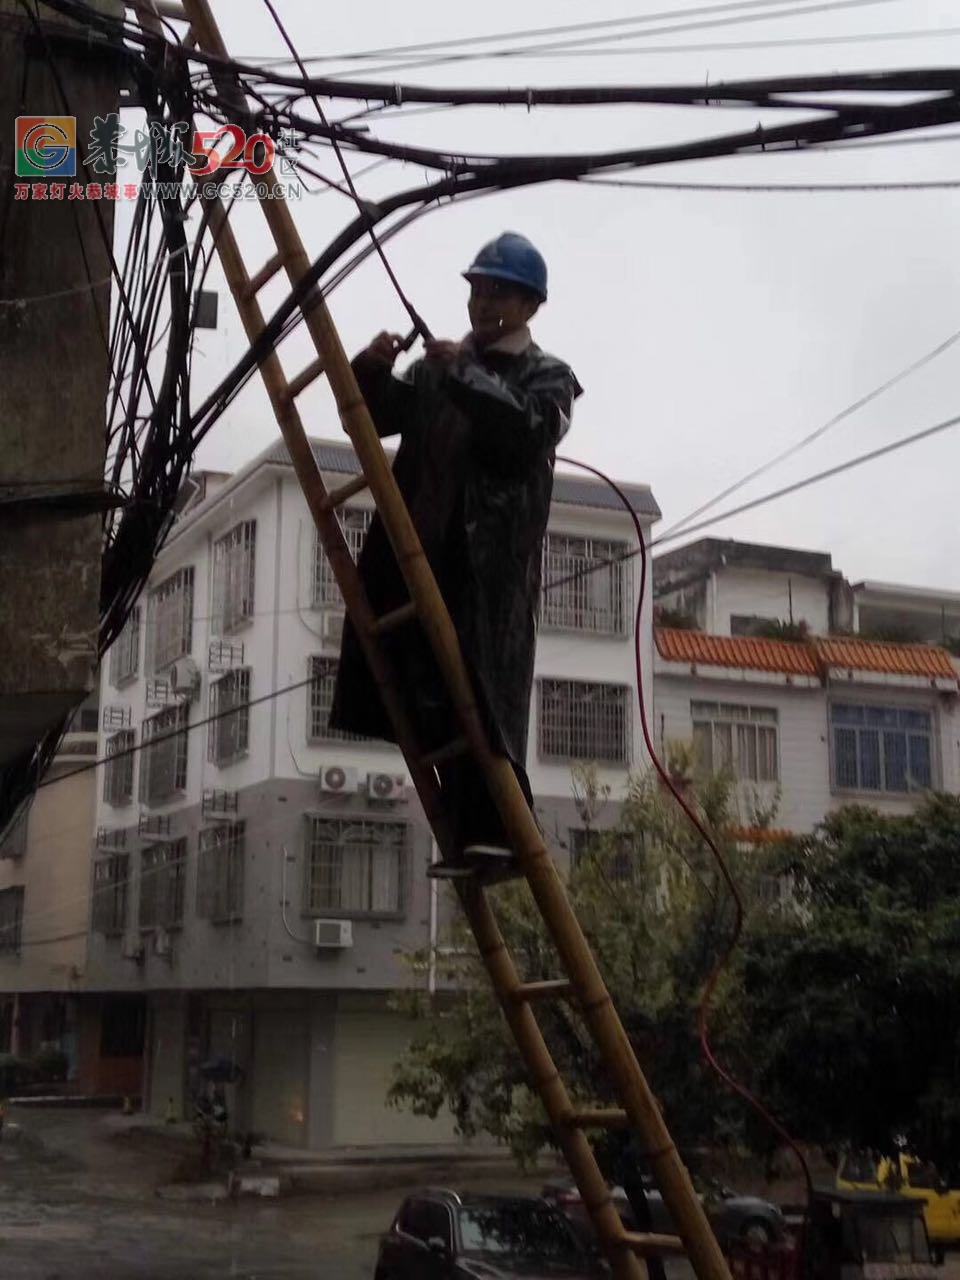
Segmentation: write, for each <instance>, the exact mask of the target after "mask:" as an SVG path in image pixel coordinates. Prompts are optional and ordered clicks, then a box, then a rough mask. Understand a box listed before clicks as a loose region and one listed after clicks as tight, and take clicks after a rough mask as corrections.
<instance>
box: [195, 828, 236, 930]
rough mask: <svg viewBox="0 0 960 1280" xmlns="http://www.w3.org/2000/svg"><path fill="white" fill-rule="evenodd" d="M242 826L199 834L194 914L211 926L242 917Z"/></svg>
mask: <svg viewBox="0 0 960 1280" xmlns="http://www.w3.org/2000/svg"><path fill="white" fill-rule="evenodd" d="M245 825H246V824H245V823H243V822H231V823H226V824H224V826H222V827H206V828H205V829H204V830H203V831H201V832H200V862H199V866H198V868H197V915H198V916H199V917H200V919H201V920H210V921H212V922H213V923H214V924H228V923H229V922H230V921H231V920H240V919H242V917H243V859H244V834H245Z"/></svg>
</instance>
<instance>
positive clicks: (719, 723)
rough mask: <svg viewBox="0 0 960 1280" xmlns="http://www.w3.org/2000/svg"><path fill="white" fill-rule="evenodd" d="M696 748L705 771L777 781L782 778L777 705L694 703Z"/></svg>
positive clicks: (694, 740) (692, 711)
mask: <svg viewBox="0 0 960 1280" xmlns="http://www.w3.org/2000/svg"><path fill="white" fill-rule="evenodd" d="M690 718H691V720H692V721H693V751H694V755H695V757H696V761H697V766H698V768H700V769H702V770H703V771H704V773H720V772H722V771H723V770H724V769H731V770H732V771H733V774H734V776H735V777H736V778H737V780H738V781H739V782H776V781H777V779H778V778H779V777H780V769H779V764H778V759H777V757H778V751H777V709H776V707H744V706H739V705H737V704H735V703H729V702H691V703H690Z"/></svg>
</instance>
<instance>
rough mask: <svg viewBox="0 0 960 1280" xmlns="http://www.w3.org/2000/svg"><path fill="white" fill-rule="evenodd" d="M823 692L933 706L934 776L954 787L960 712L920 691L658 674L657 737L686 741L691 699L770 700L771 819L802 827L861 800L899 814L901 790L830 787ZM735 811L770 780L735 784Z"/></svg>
mask: <svg viewBox="0 0 960 1280" xmlns="http://www.w3.org/2000/svg"><path fill="white" fill-rule="evenodd" d="M828 696H832V697H834V698H835V699H838V700H841V699H842V700H848V701H857V702H867V701H872V702H877V703H883V704H884V705H886V706H910V707H917V708H925V709H931V710H932V711H933V712H934V726H935V728H934V734H935V739H936V743H937V748H938V752H939V756H940V761H939V782H940V785H941V787H942V788H943V789H945V790H948V791H954V792H955V791H957V789H958V787H960V773H958V753H960V745H958V734H960V719H958V713H957V709H956V702H957V700H956V699H955V698H944V697H940V696H937V695H936V694H932V693H930V692H928V691H926V690H923V689H918V690H912V689H903V688H889V687H887V688H885V687H883V686H863V685H860V686H858V687H857V688H856V689H849V688H846V689H836V688H835V689H832V690H830V691H829V694H828V690H827V689H824V688H812V689H800V688H794V687H790V686H785V685H770V684H760V683H756V684H751V683H750V682H749V679H746V680H744V681H743V682H738V683H734V682H732V681H731V682H724V681H720V680H712V679H709V678H708V679H698V678H696V677H693V676H681V677H678V676H674V675H672V674H662V675H659V676H658V680H657V690H656V724H657V731H656V743H657V746H658V747H659V746H660V744H661V742H662V741H669V740H670V739H671V738H678V739H681V740H685V741H689V740H690V739H691V737H692V733H693V727H692V720H691V716H690V703H691V701H707V702H732V703H738V704H741V705H743V704H746V705H749V706H757V707H775V708H776V709H777V712H778V720H779V757H780V786H781V800H780V807H779V812H778V816H777V818H776V819H775V824H776V825H777V826H780V827H785V828H787V829H788V830H791V831H798V832H802V831H809V830H812V828H813V827H814V826H815V825H816V824H817V823H818V822H819V821H821V819H822V818H823V817H824V815H825V814H827V813H829V812H830V811H831V810H833V809H838V808H840V807H841V806H843V805H844V804H849V803H855V802H856V803H863V804H865V805H869V806H870V807H872V808H876V809H878V810H879V811H880V812H882V813H891V814H896V813H906V812H909V810H910V809H911V808H912V807H913V804H914V800H913V799H912V798H910V797H906V796H895V797H891V796H884V795H881V794H878V793H876V792H863V793H860V794H857V795H852V794H850V793H844V792H835V791H834V790H833V789H832V786H831V780H830V779H831V774H830V741H829V731H828ZM738 791H739V798H740V804H741V812H742V813H743V814H744V815H746V813H747V811H748V808H749V797H750V795H751V793H752V792H753V791H757V792H758V793H759V794H760V795H761V796H764V797H765V796H772V794H773V792H774V788H773V787H772V786H768V787H764V788H757V787H756V785H755V784H752V783H750V784H742V785H741V786H740V787H739V788H738Z"/></svg>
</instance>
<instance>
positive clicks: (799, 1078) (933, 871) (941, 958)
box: [742, 795, 960, 1171]
mask: <svg viewBox="0 0 960 1280" xmlns="http://www.w3.org/2000/svg"><path fill="white" fill-rule="evenodd" d="M774 869H775V870H777V871H779V872H781V873H783V874H785V875H788V876H790V877H791V878H792V881H793V893H794V898H795V906H796V909H795V910H794V911H792V912H788V913H783V914H780V915H776V916H769V917H766V918H764V919H761V920H760V921H758V923H757V925H756V926H755V927H754V928H753V929H752V930H751V931H750V934H749V936H748V938H747V940H746V943H745V949H744V957H743V964H742V971H743V992H744V994H743V1008H742V1016H743V1018H744V1019H745V1020H746V1022H747V1023H748V1024H749V1026H750V1029H751V1034H752V1038H753V1041H754V1043H755V1045H756V1048H757V1053H756V1065H757V1070H758V1075H759V1081H760V1086H761V1089H762V1090H763V1092H764V1093H765V1094H766V1096H767V1098H768V1100H771V1101H772V1102H773V1105H774V1107H775V1108H776V1110H777V1113H778V1115H779V1116H780V1117H781V1119H783V1120H784V1121H785V1122H786V1123H787V1125H788V1127H790V1128H792V1130H793V1131H794V1132H798V1133H802V1134H803V1135H804V1136H805V1137H806V1138H807V1139H809V1140H811V1141H818V1142H820V1143H823V1144H825V1145H828V1146H832V1145H835V1144H841V1143H848V1144H850V1145H853V1146H860V1147H874V1148H877V1149H879V1150H890V1149H891V1148H892V1146H893V1144H894V1141H895V1139H897V1138H898V1137H900V1136H902V1137H904V1138H906V1139H907V1141H908V1142H909V1144H910V1145H911V1147H912V1148H913V1149H915V1150H916V1151H917V1152H919V1153H920V1154H921V1155H923V1156H924V1157H926V1158H930V1159H933V1160H935V1161H936V1162H937V1163H938V1164H939V1165H940V1166H941V1168H942V1169H943V1170H945V1171H946V1170H953V1171H956V1170H957V1168H958V1166H960V800H958V799H957V797H955V796H947V795H931V796H929V797H928V798H926V799H925V800H924V801H923V802H922V803H921V804H920V805H919V806H918V808H917V809H916V811H915V812H914V813H913V814H911V815H909V816H906V817H885V816H880V815H878V814H877V813H875V812H874V811H872V810H870V809H866V808H858V807H851V808H847V809H844V810H842V811H840V812H839V813H837V814H835V815H832V816H830V817H829V818H827V820H826V821H825V822H824V823H823V825H822V826H821V828H820V829H819V830H818V831H817V832H816V833H815V834H814V835H812V836H810V837H807V838H804V839H800V840H796V841H793V842H791V843H789V844H787V845H786V846H784V847H783V848H781V849H779V850H778V851H776V854H775V867H774Z"/></svg>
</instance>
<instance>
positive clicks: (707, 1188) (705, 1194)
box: [541, 1176, 786, 1248]
mask: <svg viewBox="0 0 960 1280" xmlns="http://www.w3.org/2000/svg"><path fill="white" fill-rule="evenodd" d="M643 1186H644V1191H645V1193H646V1197H647V1205H648V1206H649V1209H650V1228H649V1229H650V1230H651V1231H654V1232H656V1233H658V1234H660V1233H663V1234H665V1235H675V1234H676V1226H675V1225H674V1222H673V1218H672V1217H671V1215H670V1211H669V1209H668V1208H667V1206H666V1205H665V1204H664V1201H663V1196H661V1194H660V1192H659V1191H658V1190H657V1188H656V1186H655V1184H654V1182H653V1179H652V1178H649V1177H647V1176H644V1178H643ZM541 1194H542V1195H543V1198H544V1199H545V1200H546V1201H547V1203H548V1204H553V1205H555V1206H556V1207H557V1208H558V1209H559V1210H560V1211H561V1212H562V1213H565V1214H566V1216H567V1217H568V1218H569V1220H570V1222H571V1223H572V1224H573V1225H574V1227H575V1228H576V1229H577V1232H578V1234H579V1236H580V1239H581V1240H582V1241H584V1242H586V1241H591V1240H592V1239H593V1226H592V1224H591V1222H590V1218H589V1215H588V1214H587V1211H586V1209H585V1208H584V1206H583V1202H582V1201H581V1199H580V1192H579V1191H578V1190H577V1186H576V1184H575V1183H574V1182H573V1180H572V1179H570V1178H553V1179H551V1181H550V1182H548V1183H547V1184H546V1186H545V1187H544V1188H543V1191H542V1193H541ZM697 1194H698V1195H699V1197H700V1201H701V1203H702V1204H703V1206H704V1208H705V1209H706V1211H707V1217H708V1218H709V1219H710V1225H711V1226H712V1227H713V1230H714V1234H715V1235H716V1237H717V1240H718V1241H719V1243H720V1247H721V1248H725V1247H727V1246H728V1245H730V1244H733V1243H735V1242H738V1243H742V1244H749V1245H755V1246H757V1247H760V1246H763V1245H768V1244H774V1243H776V1242H777V1241H779V1240H782V1239H783V1237H784V1235H785V1233H786V1221H785V1219H784V1216H783V1212H782V1211H781V1209H780V1208H779V1207H778V1206H777V1205H775V1204H771V1203H770V1201H769V1200H761V1199H760V1198H759V1197H758V1196H741V1195H737V1193H736V1192H735V1191H731V1190H730V1188H729V1187H724V1186H721V1185H720V1184H711V1183H706V1182H703V1183H701V1184H700V1186H699V1187H698V1189H697ZM611 1195H612V1196H613V1199H614V1203H615V1204H616V1206H617V1209H618V1210H619V1212H620V1217H621V1218H622V1219H623V1223H624V1226H625V1227H627V1229H628V1230H630V1231H636V1230H638V1227H637V1222H636V1219H635V1217H634V1215H633V1210H632V1209H631V1208H630V1202H629V1200H628V1199H627V1193H626V1192H625V1191H624V1189H623V1187H614V1188H613V1189H612V1191H611Z"/></svg>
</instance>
